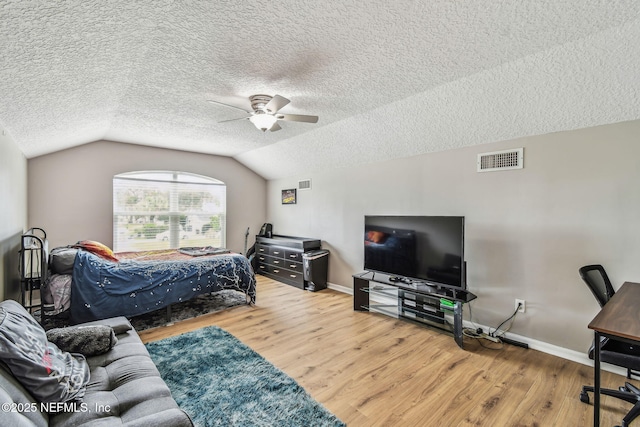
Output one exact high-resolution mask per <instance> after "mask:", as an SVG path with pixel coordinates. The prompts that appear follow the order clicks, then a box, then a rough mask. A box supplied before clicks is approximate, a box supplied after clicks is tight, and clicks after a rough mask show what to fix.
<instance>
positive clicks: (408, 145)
mask: <svg viewBox="0 0 640 427" xmlns="http://www.w3.org/2000/svg"><path fill="white" fill-rule="evenodd" d="M0 40H2V44H1V46H2V47H1V49H2V55H1V56H0V126H1V127H2V129H3V130H4V131H6V132H8V133H9V135H10V136H11V138H12V139H13V140H14V141H15V142H16V143H17V144H18V146H19V147H20V148H21V150H22V151H23V152H24V154H25V155H26V156H27V157H35V156H39V155H42V154H47V153H50V152H54V151H57V150H61V149H65V148H69V147H72V146H75V145H79V144H84V143H88V142H92V141H96V140H101V139H107V140H113V141H120V142H131V143H136V144H146V145H153V146H159V147H166V148H174V149H181V150H189V151H195V152H202V153H210V154H219V155H224V156H233V157H235V158H236V159H238V160H239V161H241V162H242V163H244V164H246V165H247V166H249V167H251V168H252V169H254V170H255V171H256V172H258V173H259V174H261V175H262V176H264V177H266V178H279V177H285V176H290V175H295V174H300V173H304V172H308V171H311V170H314V169H326V168H330V167H341V166H347V165H349V164H353V163H358V162H375V161H379V160H383V159H387V158H391V157H404V156H411V155H416V154H421V153H426V152H432V151H439V150H445V149H451V148H457V147H462V146H465V145H470V144H481V143H487V142H493V141H498V140H504V139H509V138H516V137H520V136H527V135H535V134H543V133H548V132H554V131H561V130H570V129H576V128H582V127H588V126H594V125H600V124H606V123H614V122H619V121H626V120H635V119H639V118H640V96H639V95H640V78H638V71H637V70H640V42H638V40H640V2H638V1H637V0H632V1H631V0H630V1H606V0H601V1H595V0H547V1H527V0H521V1H509V0H505V1H500V2H498V1H494V0H492V1H489V0H487V1H456V2H453V1H450V0H431V1H418V0H416V1H409V0H395V1H393V2H389V1H387V0H376V1H348V2H341V1H335V2H317V1H300V0H295V1H294V0H280V1H278V2H264V1H255V0H247V1H131V0H109V1H108V2H106V1H98V0H94V1H87V0H73V1H56V2H52V1H25V0H17V1H7V0H0ZM257 93H265V94H269V95H274V94H279V95H282V96H285V97H287V98H289V99H290V100H291V104H289V105H288V106H286V107H284V108H283V109H282V112H283V113H297V114H313V115H318V116H319V117H320V120H319V122H318V123H317V124H308V123H293V122H281V125H282V130H281V131H278V132H273V133H271V132H267V133H264V134H263V133H261V132H260V131H258V130H257V129H255V128H254V127H253V126H252V125H251V123H249V122H248V121H234V122H227V123H218V122H219V121H221V120H228V119H232V118H236V117H241V116H242V115H243V114H242V112H240V111H238V110H234V109H232V108H226V107H223V106H219V105H216V104H212V103H208V102H206V100H207V99H215V100H219V101H223V102H226V103H232V104H237V105H243V102H244V103H245V104H244V105H247V107H248V104H247V101H246V98H247V97H248V96H249V95H252V94H257Z"/></svg>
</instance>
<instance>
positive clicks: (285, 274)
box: [267, 266, 304, 288]
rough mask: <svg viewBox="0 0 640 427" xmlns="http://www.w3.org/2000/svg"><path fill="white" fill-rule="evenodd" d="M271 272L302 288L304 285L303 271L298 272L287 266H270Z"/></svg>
mask: <svg viewBox="0 0 640 427" xmlns="http://www.w3.org/2000/svg"><path fill="white" fill-rule="evenodd" d="M267 268H268V270H269V273H271V274H273V275H274V276H276V277H278V278H279V279H281V280H283V281H285V282H287V283H289V284H292V285H294V286H298V287H300V288H303V287H304V277H303V274H302V272H296V271H292V270H288V269H286V268H280V267H274V266H268V267H267Z"/></svg>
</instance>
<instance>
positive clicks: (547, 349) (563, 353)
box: [327, 283, 627, 376]
mask: <svg viewBox="0 0 640 427" xmlns="http://www.w3.org/2000/svg"><path fill="white" fill-rule="evenodd" d="M327 287H328V288H329V289H333V290H334V291H338V292H343V293H345V294H349V295H353V289H352V288H348V287H346V286H342V285H336V284H335V283H327ZM464 326H465V327H470V328H474V329H475V328H482V329H483V330H485V331H488V330H490V329H492V328H490V327H488V326H485V325H480V324H478V323H476V322H473V323H471V322H469V321H466V320H465V321H464ZM505 336H506V337H507V338H509V339H512V340H514V341H519V342H522V343H525V344H527V345H528V346H529V348H530V349H532V350H536V351H541V352H543V353H547V354H551V355H553V356H557V357H561V358H563V359H567V360H571V361H573V362H577V363H580V364H583V365H587V366H591V367H593V360H591V359H589V357H588V356H587V353H586V352H584V353H583V352H580V351H575V350H570V349H568V348H564V347H560V346H557V345H554V344H549V343H546V342H544V341H539V340H535V339H532V338H528V337H525V336H522V335H517V334H512V333H510V332H507V333H506V334H505ZM602 370H603V371H608V372H613V373H614V374H618V375H622V376H626V375H627V371H626V369H622V368H620V367H618V366H614V365H609V364H606V363H605V364H603V365H602Z"/></svg>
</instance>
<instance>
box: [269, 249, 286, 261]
mask: <svg viewBox="0 0 640 427" xmlns="http://www.w3.org/2000/svg"><path fill="white" fill-rule="evenodd" d="M284 252H285V250H284V249H283V248H280V247H278V246H269V255H271V256H272V257H275V258H283V259H284Z"/></svg>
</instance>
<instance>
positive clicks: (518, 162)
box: [478, 148, 524, 172]
mask: <svg viewBox="0 0 640 427" xmlns="http://www.w3.org/2000/svg"><path fill="white" fill-rule="evenodd" d="M523 165H524V149H523V148H514V149H511V150H503V151H492V152H491V153H481V154H478V172H491V171H503V170H509V169H522V168H523Z"/></svg>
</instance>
